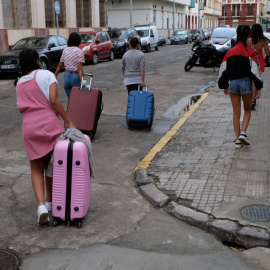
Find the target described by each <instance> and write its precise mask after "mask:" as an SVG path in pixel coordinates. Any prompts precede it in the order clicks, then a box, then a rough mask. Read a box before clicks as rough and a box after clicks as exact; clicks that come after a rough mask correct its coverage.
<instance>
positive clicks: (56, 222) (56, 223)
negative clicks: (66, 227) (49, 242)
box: [53, 218, 58, 227]
mask: <svg viewBox="0 0 270 270" xmlns="http://www.w3.org/2000/svg"><path fill="white" fill-rule="evenodd" d="M57 225H58V221H57V220H56V219H55V218H54V219H53V227H57Z"/></svg>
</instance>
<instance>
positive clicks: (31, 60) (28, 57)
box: [14, 49, 40, 85]
mask: <svg viewBox="0 0 270 270" xmlns="http://www.w3.org/2000/svg"><path fill="white" fill-rule="evenodd" d="M38 59H39V55H38V53H37V51H35V50H33V49H25V50H23V51H21V52H20V54H19V65H20V74H19V78H20V77H22V76H24V75H26V74H27V73H29V72H31V71H33V70H36V69H40V66H39V64H38V63H37V60H38ZM19 78H17V79H16V80H15V81H14V85H16V84H17V81H18V79H19Z"/></svg>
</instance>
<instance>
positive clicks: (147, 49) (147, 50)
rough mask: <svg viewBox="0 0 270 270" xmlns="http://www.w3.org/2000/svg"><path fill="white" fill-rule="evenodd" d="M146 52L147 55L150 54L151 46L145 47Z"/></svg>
mask: <svg viewBox="0 0 270 270" xmlns="http://www.w3.org/2000/svg"><path fill="white" fill-rule="evenodd" d="M146 52H147V53H150V52H151V46H150V44H149V45H148V46H147V48H146Z"/></svg>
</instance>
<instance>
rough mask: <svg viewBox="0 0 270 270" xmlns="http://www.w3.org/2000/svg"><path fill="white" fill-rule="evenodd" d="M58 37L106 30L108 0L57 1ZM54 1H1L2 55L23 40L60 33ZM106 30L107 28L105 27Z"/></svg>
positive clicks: (0, 47)
mask: <svg viewBox="0 0 270 270" xmlns="http://www.w3.org/2000/svg"><path fill="white" fill-rule="evenodd" d="M58 3H59V4H60V14H59V15H58V22H59V34H60V35H61V36H64V37H66V38H67V37H68V36H69V34H70V33H71V32H73V31H84V30H93V29H100V28H101V27H105V9H106V6H105V3H106V1H105V0H58ZM54 5H55V0H0V38H1V43H0V52H3V51H6V50H8V47H9V46H10V45H13V44H14V43H15V42H16V41H18V40H19V39H21V38H23V37H27V36H34V35H49V34H52V35H54V34H57V27H56V15H55V9H54ZM105 29H107V28H105Z"/></svg>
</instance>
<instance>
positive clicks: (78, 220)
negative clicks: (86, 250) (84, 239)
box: [76, 218, 82, 229]
mask: <svg viewBox="0 0 270 270" xmlns="http://www.w3.org/2000/svg"><path fill="white" fill-rule="evenodd" d="M76 224H77V227H78V228H79V229H80V228H81V227H82V219H81V218H80V219H76Z"/></svg>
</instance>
